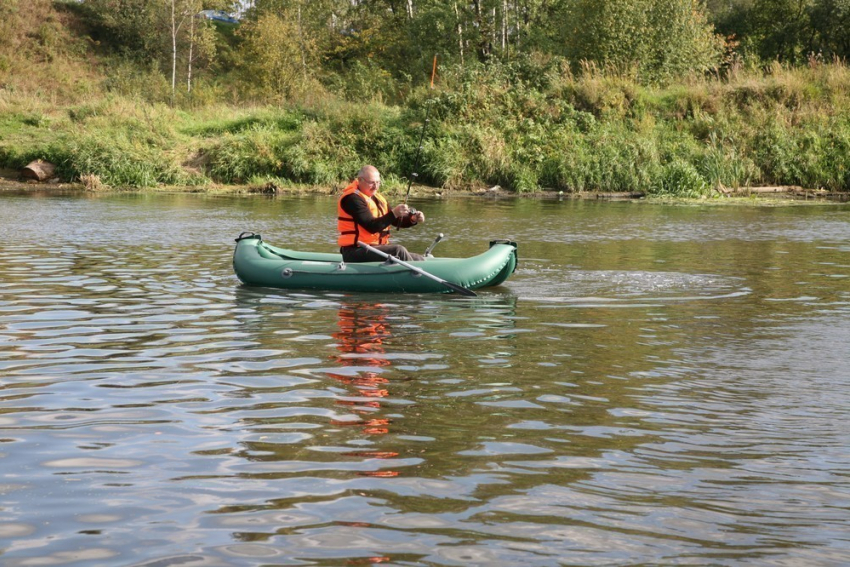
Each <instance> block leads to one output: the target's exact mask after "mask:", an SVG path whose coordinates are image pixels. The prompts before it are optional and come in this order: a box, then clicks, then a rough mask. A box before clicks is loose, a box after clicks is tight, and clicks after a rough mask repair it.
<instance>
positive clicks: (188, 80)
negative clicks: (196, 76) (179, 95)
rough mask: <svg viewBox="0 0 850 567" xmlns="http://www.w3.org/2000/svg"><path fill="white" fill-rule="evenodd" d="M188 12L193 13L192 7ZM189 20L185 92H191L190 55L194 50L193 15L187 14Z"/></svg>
mask: <svg viewBox="0 0 850 567" xmlns="http://www.w3.org/2000/svg"><path fill="white" fill-rule="evenodd" d="M192 8H193V9H192V10H190V12H194V11H195V10H194V6H193V7H192ZM189 17H190V18H191V20H190V21H189V69H188V71H187V73H186V92H187V93H190V92H192V56H193V55H192V54H193V52H194V50H195V15H194V14H191V13H190V14H189Z"/></svg>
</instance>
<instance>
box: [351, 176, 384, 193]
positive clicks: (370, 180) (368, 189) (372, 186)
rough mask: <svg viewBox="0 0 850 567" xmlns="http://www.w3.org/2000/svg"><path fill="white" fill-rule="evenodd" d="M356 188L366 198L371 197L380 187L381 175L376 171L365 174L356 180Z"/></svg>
mask: <svg viewBox="0 0 850 567" xmlns="http://www.w3.org/2000/svg"><path fill="white" fill-rule="evenodd" d="M357 186H358V188H359V189H360V190H361V191H362V192H363V193H365V194H366V196H368V197H371V196H372V195H374V194H375V191H377V190H378V189H380V187H381V174H380V173H378V172H377V171H374V172H367V173H365V174H363V175H361V176H360V177H358V178H357Z"/></svg>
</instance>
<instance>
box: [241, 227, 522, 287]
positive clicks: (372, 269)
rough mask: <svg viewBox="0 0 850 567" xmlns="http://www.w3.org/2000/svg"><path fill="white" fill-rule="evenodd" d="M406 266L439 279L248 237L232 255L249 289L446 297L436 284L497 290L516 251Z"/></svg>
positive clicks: (498, 248)
mask: <svg viewBox="0 0 850 567" xmlns="http://www.w3.org/2000/svg"><path fill="white" fill-rule="evenodd" d="M409 265H410V266H413V267H415V268H417V269H419V270H422V271H425V272H427V273H428V274H431V275H433V276H436V278H437V279H432V278H430V277H427V276H425V275H422V274H418V273H415V271H413V270H411V269H409V268H406V267H404V266H401V265H399V264H396V263H389V262H362V263H356V264H352V263H344V262H343V261H342V256H341V255H340V254H332V253H323V252H297V251H294V250H286V249H283V248H277V247H276V246H271V245H270V244H267V243H265V242H263V239H262V237H261V236H260V235H259V234H254V233H252V232H247V233H246V232H243V233H242V234H240V235H239V238H237V239H236V250H235V251H234V252H233V270H234V271H235V272H236V275H237V277H239V279H240V280H241V281H242V282H243V283H245V284H247V285H254V286H263V287H275V288H282V289H320V290H328V291H356V292H359V291H364V292H384V293H446V292H450V291H452V290H451V289H449V288H447V287H446V286H445V285H444V284H442V283H440V282H439V281H438V279H442V280H445V281H447V282H451V283H453V284H455V285H459V286H462V287H465V288H467V289H470V290H471V289H477V288H480V287H488V286H495V285H499V284H501V283H502V282H504V281H505V280H506V279H508V277H510V275H511V274H512V273H513V272H514V270H515V269H516V265H517V246H516V243H514V242H509V241H507V240H495V241H492V242H490V248H489V249H488V250H487V251H486V252H484V253H483V254H479V255H478V256H473V257H471V258H428V259H427V260H424V261H421V262H410V263H409Z"/></svg>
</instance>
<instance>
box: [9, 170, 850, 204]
mask: <svg viewBox="0 0 850 567" xmlns="http://www.w3.org/2000/svg"><path fill="white" fill-rule="evenodd" d="M342 189H343V187H342V186H338V187H329V186H315V185H312V186H311V185H289V186H283V185H278V184H274V183H267V184H265V185H252V184H241V185H224V184H217V183H210V184H207V185H182V186H180V185H163V186H157V187H145V188H139V187H125V188H112V187H106V186H101V187H100V188H97V189H93V188H91V187H86V185H85V184H83V183H80V182H73V183H67V182H62V181H59V180H58V179H53V180H48V181H42V182H37V181H32V180H24V179H22V178H21V176H20V175H19V174H18V173H17V172H15V171H14V170H10V169H0V192H22V193H29V192H33V193H34V192H38V193H67V192H74V193H77V192H87V193H92V194H96V193H97V194H108V193H118V192H120V193H127V192H141V193H146V192H149V193H201V194H207V195H245V196H251V195H265V196H275V195H281V196H283V195H327V196H332V195H336V194H339V193H340V192H341V191H342ZM405 191H406V187H398V186H396V187H392V188H390V190H388V191H384V192H385V193H386V194H387V195H388V196H389V197H390V198H392V197H400V196H401V195H403V194H404V193H405ZM410 194H411V196H412V197H413V198H429V199H435V198H436V199H443V198H445V199H454V198H480V199H508V198H521V199H541V200H567V199H584V200H595V201H600V200H601V201H648V202H656V203H670V202H671V201H676V202H683V203H684V202H698V203H711V204H746V203H759V204H764V203H768V202H770V203H774V204H776V203H785V204H799V203H812V204H814V203H833V202H847V201H848V200H850V194H848V193H838V192H829V191H824V190H818V189H814V190H813V189H804V188H802V187H799V186H784V187H777V186H772V187H749V188H746V189H738V190H720V191H718V192H717V193H716V194H714V195H708V196H705V197H702V198H689V199H688V198H673V197H669V196H655V195H647V194H645V193H642V192H602V191H587V192H582V193H564V192H563V191H542V190H541V191H533V192H526V193H516V192H513V191H508V190H506V189H504V188H502V187H498V186H494V187H489V188H485V189H476V190H447V189H441V188H438V187H430V186H426V185H416V186H413V187H412V189H411V192H410Z"/></svg>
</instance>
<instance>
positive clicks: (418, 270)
mask: <svg viewBox="0 0 850 567" xmlns="http://www.w3.org/2000/svg"><path fill="white" fill-rule="evenodd" d="M357 245H358V246H360V247H361V248H365V249H366V250H368V251H370V252H374V253H375V254H377V255H378V256H380V257H382V258H384V259H386V260H388V261H390V262H393V263H395V264H398V265H399V266H402V267H404V268H407V269H408V270H410V271H411V272H413V273H415V274H419V275H420V276H425V277H426V278H430V279H432V280H434V281H435V282H438V283H440V284H442V285H444V286H446V287H447V288H449V289H450V290H452V291H456V292H458V293H459V294H461V295H466V296H468V297H477V296H478V294H477V293H475V292H474V291H472V290H471V289H466V288H465V287H462V286H459V285H457V284H453V283H452V282H448V281H446V280H444V279H443V278H441V277H439V276H435V275H434V274H429V273H428V272H426V271H425V270H423V269H422V268H417V267H416V266H413V265H411V264H408V263H407V262H405V261H404V260H399V259H398V258H396V257H395V256H390V255H389V254H387V253H386V252H384V251H382V250H378V249H377V248H375V247H373V246H369V245H368V244H366V243H365V242H358V243H357Z"/></svg>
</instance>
